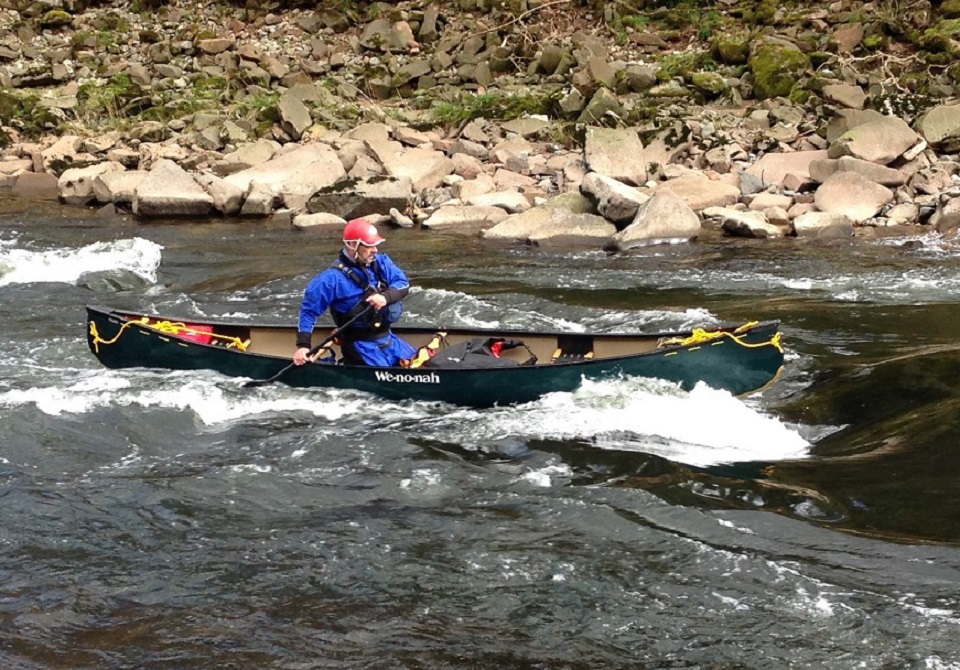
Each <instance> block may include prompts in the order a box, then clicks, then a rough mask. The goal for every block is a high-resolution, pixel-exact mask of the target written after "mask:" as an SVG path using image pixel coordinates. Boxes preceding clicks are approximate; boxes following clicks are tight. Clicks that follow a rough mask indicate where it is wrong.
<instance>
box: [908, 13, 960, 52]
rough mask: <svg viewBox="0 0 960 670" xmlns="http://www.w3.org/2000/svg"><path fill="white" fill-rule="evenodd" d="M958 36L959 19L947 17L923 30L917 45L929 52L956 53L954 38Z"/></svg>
mask: <svg viewBox="0 0 960 670" xmlns="http://www.w3.org/2000/svg"><path fill="white" fill-rule="evenodd" d="M958 37H960V19H947V20H945V21H940V22H939V23H938V24H936V25H935V26H932V27H930V28H928V29H927V30H925V31H923V33H922V34H921V35H920V38H919V39H918V42H917V43H918V45H919V46H920V47H922V48H923V49H926V50H927V51H930V52H931V53H946V54H956V53H958V51H960V49H958V46H957V42H956V39H957V38H958Z"/></svg>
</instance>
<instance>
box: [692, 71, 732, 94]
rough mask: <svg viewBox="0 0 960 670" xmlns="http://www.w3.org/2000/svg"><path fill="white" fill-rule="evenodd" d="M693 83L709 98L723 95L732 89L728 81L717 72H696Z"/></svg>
mask: <svg viewBox="0 0 960 670" xmlns="http://www.w3.org/2000/svg"><path fill="white" fill-rule="evenodd" d="M691 83H692V84H693V85H694V86H695V87H696V88H697V90H699V91H701V92H703V93H705V94H706V95H707V96H718V95H721V94H722V93H725V92H726V91H727V89H729V88H730V85H729V84H727V80H726V79H724V78H723V76H721V75H720V74H719V73H717V72H695V73H694V74H693V77H691Z"/></svg>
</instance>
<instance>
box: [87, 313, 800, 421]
mask: <svg viewBox="0 0 960 670" xmlns="http://www.w3.org/2000/svg"><path fill="white" fill-rule="evenodd" d="M87 316H88V329H87V330H88V332H87V340H88V343H89V345H90V350H91V351H92V352H93V353H94V355H95V356H96V357H97V358H98V359H99V360H100V362H101V363H102V364H103V365H105V366H106V367H108V368H131V367H144V368H160V369H170V370H214V371H217V372H220V373H222V374H224V375H228V376H231V377H241V378H248V379H267V378H270V377H272V376H273V375H275V374H277V373H278V372H280V371H281V370H283V369H284V368H286V367H287V366H289V365H290V362H291V359H290V355H292V353H293V349H294V346H293V343H294V333H293V331H292V329H290V328H289V327H286V326H271V325H266V326H256V327H255V328H254V329H253V330H252V329H251V326H250V324H237V323H227V322H214V321H209V322H198V321H196V320H191V324H192V325H197V324H198V323H201V324H212V325H213V327H215V328H216V329H218V331H222V332H227V333H236V334H239V336H240V337H243V336H244V335H246V334H249V333H250V332H271V330H278V331H279V330H283V331H284V335H285V333H286V331H289V332H290V335H289V337H290V339H289V348H288V351H289V354H288V355H285V356H281V355H264V354H258V353H248V352H244V351H240V350H238V349H237V348H227V347H225V346H221V345H219V344H208V343H202V342H198V341H190V340H189V339H184V338H182V337H177V336H175V335H170V334H169V333H163V332H160V331H158V330H156V329H154V328H152V327H149V326H146V325H141V324H139V323H136V322H135V321H134V320H135V319H137V318H138V317H139V316H140V315H137V314H133V313H131V312H126V311H116V310H111V309H108V308H103V307H94V306H88V307H87ZM150 318H151V319H159V318H162V317H150ZM778 328H779V323H778V322H775V321H771V322H763V323H757V324H755V325H752V326H744V327H741V329H739V330H738V331H736V334H735V336H724V337H717V338H715V339H712V340H709V341H706V342H699V343H691V344H688V345H683V346H675V345H674V346H670V345H668V346H662V347H661V348H656V349H654V350H651V351H649V352H646V353H641V354H636V355H622V356H611V357H607V358H596V359H578V360H572V361H569V362H564V361H563V360H562V359H561V360H558V361H556V362H553V363H550V364H545V365H544V364H540V365H518V366H515V367H496V368H477V369H430V368H428V367H423V368H417V369H408V368H374V367H364V366H353V365H342V364H323V363H315V364H309V365H304V366H301V367H293V368H291V369H290V370H289V371H288V372H287V373H285V374H284V375H283V376H282V378H281V380H280V381H281V382H282V383H283V384H286V385H288V386H293V387H303V388H336V389H354V390H357V391H365V392H369V393H373V394H376V395H379V396H382V397H385V398H390V399H393V400H418V401H442V402H447V403H453V404H458V405H469V406H477V407H488V406H493V405H506V404H514V403H524V402H529V401H532V400H535V399H537V398H539V397H541V396H543V395H544V394H547V393H552V392H557V391H574V390H576V389H577V388H578V387H579V386H580V385H581V383H582V382H583V380H584V379H591V380H602V379H612V378H617V377H649V378H658V379H663V380H667V381H670V382H675V383H677V384H679V385H680V386H681V387H682V388H684V389H688V390H689V389H691V388H693V386H694V385H695V384H696V383H697V382H701V381H702V382H705V383H706V384H708V385H709V386H711V387H713V388H717V389H723V390H726V391H729V392H730V393H732V394H735V395H742V394H746V393H750V392H753V391H756V390H758V389H760V388H762V387H763V386H765V385H766V384H768V383H770V382H771V381H772V380H773V379H775V378H776V376H777V375H778V373H779V371H780V370H781V368H782V366H783V350H782V347H781V346H780V342H779V340H780V338H779V332H778ZM723 330H726V331H728V332H729V333H730V334H731V335H733V333H734V329H733V328H730V329H723ZM395 332H397V334H399V335H400V336H407V335H409V336H410V337H416V336H422V335H423V334H424V333H430V332H434V331H433V330H432V329H416V328H411V329H403V328H398V329H396V330H395ZM457 333H459V334H460V335H463V336H503V337H508V338H513V339H521V340H523V339H525V338H530V339H531V340H533V339H537V338H539V340H545V341H548V342H549V341H551V340H550V339H549V338H561V339H560V340H559V341H561V342H562V341H563V338H565V337H566V338H568V339H569V338H578V339H581V340H582V339H584V338H596V339H597V340H598V341H600V340H603V342H608V343H610V346H621V347H622V346H625V345H629V344H630V343H631V338H632V339H633V340H637V341H639V340H641V339H642V340H645V341H652V340H656V341H659V342H663V340H664V339H669V338H681V339H682V338H686V337H689V336H690V335H691V333H690V332H677V333H654V334H644V335H629V334H627V335H620V334H613V335H609V334H597V335H591V334H583V333H577V334H573V335H570V334H550V333H547V334H544V333H526V332H520V331H508V332H504V331H498V332H492V331H457ZM539 340H538V341H539Z"/></svg>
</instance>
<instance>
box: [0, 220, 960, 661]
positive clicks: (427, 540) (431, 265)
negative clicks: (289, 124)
mask: <svg viewBox="0 0 960 670" xmlns="http://www.w3.org/2000/svg"><path fill="white" fill-rule="evenodd" d="M387 237H388V241H387V243H386V244H385V245H384V247H383V250H384V251H386V252H388V253H389V254H390V255H391V256H392V257H393V258H394V259H395V260H396V261H397V262H399V263H400V264H401V266H402V267H404V268H405V269H406V270H407V272H408V274H409V275H410V277H411V279H412V281H413V282H414V284H415V288H414V290H413V291H412V292H411V295H410V296H409V298H408V299H407V301H406V315H405V317H404V318H405V322H406V323H408V324H423V325H438V326H440V325H444V326H491V327H495V326H507V327H511V328H520V329H550V330H559V329H574V330H595V331H603V332H626V331H635V330H667V329H674V328H681V327H690V326H695V325H712V324H716V323H719V322H730V321H747V320H755V319H756V320H763V319H779V320H781V321H782V330H783V333H784V343H785V349H786V359H787V360H786V366H785V368H784V371H783V373H782V375H781V376H780V377H779V378H778V379H777V380H776V382H775V383H773V384H772V385H770V386H768V387H767V388H765V389H764V390H763V391H761V392H759V393H755V394H753V395H750V396H748V397H744V398H736V397H732V396H730V395H729V394H726V393H724V392H721V391H717V390H715V389H711V388H709V387H707V386H698V387H697V388H695V389H693V390H692V391H689V392H686V391H681V390H679V389H677V388H676V387H674V386H672V385H670V384H667V383H665V382H662V381H658V380H652V379H623V380H616V381H608V382H590V383H587V384H585V385H584V386H583V387H582V388H581V389H579V390H578V391H576V392H574V393H560V394H552V395H549V396H546V397H544V398H542V399H541V400H539V401H536V402H534V403H530V404H527V405H523V406H518V407H498V408H492V409H485V410H478V409H466V408H462V407H455V406H450V405H444V404H441V403H436V404H429V403H412V402H388V401H384V400H380V399H378V398H376V397H373V396H369V395H365V394H362V393H357V392H348V391H332V390H322V389H318V390H294V389H291V388H288V387H285V386H284V385H282V384H274V385H270V386H265V387H261V388H256V389H246V388H243V387H242V385H241V384H239V383H238V382H237V381H236V380H234V379H230V378H226V377H222V376H220V375H218V374H216V373H212V372H164V371H158V370H142V369H128V370H122V371H111V370H106V369H104V368H102V367H101V366H100V365H99V364H98V363H97V361H96V360H95V359H94V358H93V356H92V355H91V353H90V352H89V350H88V349H87V345H86V342H85V337H84V334H85V328H86V324H85V315H84V311H83V307H84V305H85V304H90V303H93V304H102V305H108V306H113V307H120V308H134V309H138V310H151V311H158V312H160V313H163V314H168V315H182V316H184V317H190V316H207V317H218V318H229V319H233V320H240V321H247V320H249V321H253V320H266V321H271V322H293V321H294V320H295V318H296V314H297V309H298V303H299V298H300V295H301V292H302V290H303V287H304V286H305V284H306V282H307V281H308V280H309V278H310V277H312V276H313V275H314V274H315V273H316V272H318V271H319V270H322V269H323V268H325V267H327V265H328V264H329V263H330V262H331V260H332V258H333V255H334V254H335V253H336V250H337V247H338V242H337V239H336V235H331V234H304V233H299V232H296V231H292V230H290V229H288V228H286V227H284V226H279V225H270V224H269V223H263V222H258V221H244V222H223V221H211V222H158V223H150V224H137V223H135V222H133V221H130V220H123V219H100V218H97V217H96V216H95V215H94V214H93V213H92V212H87V211H86V210H83V209H78V208H66V207H59V206H56V205H51V206H38V205H26V204H23V203H16V202H9V201H7V202H2V203H0V324H2V325H0V351H2V352H3V356H2V358H0V425H2V426H3V433H2V439H0V504H2V515H0V558H2V560H0V666H2V667H3V668H11V669H17V670H40V669H48V668H49V669H54V668H56V669H60V668H69V669H71V670H81V669H91V670H93V669H97V670H99V669H128V668H143V669H149V670H153V669H157V670H159V669H177V670H201V669H203V670H207V669H220V668H224V669H226V668H243V669H253V668H257V669H264V670H267V669H269V670H274V669H276V670H280V669H282V670H307V669H314V668H343V669H351V670H353V669H357V668H366V669H381V668H382V669H384V670H386V669H394V668H417V669H422V670H435V669H436V670H439V669H446V668H504V669H508V670H521V669H524V670H526V669H533V668H536V669H546V668H551V669H552V668H565V669H571V670H579V669H584V670H585V669H587V668H591V669H592V668H607V669H615V668H616V669H618V668H623V669H627V668H631V669H636V668H644V669H648V670H649V669H660V668H704V669H706V668H709V669H715V670H721V669H724V670H727V669H731V670H732V669H734V668H743V669H767V668H769V669H782V668H811V669H814V668H816V669H820V668H831V669H833V668H836V669H847V668H849V669H851V670H852V669H854V668H867V669H873V668H878V669H879V668H889V669H902V668H911V669H912V668H917V669H926V670H929V669H933V670H941V669H948V668H953V669H957V668H960V602H958V590H960V587H958V584H960V551H958V548H957V540H958V539H960V514H958V513H957V511H956V510H955V509H954V505H955V504H958V502H960V500H958V495H957V491H958V484H957V482H958V480H960V412H958V409H960V408H958V401H957V389H958V388H960V346H958V342H960V340H958V337H960V321H958V319H957V316H956V314H957V307H958V304H960V249H958V248H957V247H955V246H952V245H951V244H950V243H949V242H948V241H945V240H942V239H940V238H938V237H936V236H933V235H931V236H922V237H915V238H909V239H904V238H890V239H877V240H871V241H858V242H856V243H854V244H833V245H831V244H817V243H814V242H811V241H808V240H795V239H793V240H780V241H776V240H763V241H745V240H727V239H723V238H720V237H717V236H710V235H708V236H706V237H705V238H704V239H703V240H702V241H699V242H697V243H694V244H684V245H674V246H659V247H651V248H648V249H643V250H637V251H631V252H628V253H622V254H618V255H607V254H605V253H603V252H601V251H578V252H560V251H547V250H543V249H538V248H522V247H507V248H504V247H492V246H488V245H485V244H483V243H481V242H480V241H479V240H476V239H473V238H471V237H459V236H454V235H442V234H438V233H430V232H425V231H418V230H393V231H389V232H388V234H387Z"/></svg>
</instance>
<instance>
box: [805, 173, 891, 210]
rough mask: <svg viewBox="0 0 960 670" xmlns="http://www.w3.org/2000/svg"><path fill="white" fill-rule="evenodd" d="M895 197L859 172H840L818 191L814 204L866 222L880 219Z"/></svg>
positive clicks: (821, 208)
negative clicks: (878, 216)
mask: <svg viewBox="0 0 960 670" xmlns="http://www.w3.org/2000/svg"><path fill="white" fill-rule="evenodd" d="M893 197H894V193H893V191H891V190H890V189H888V188H887V187H885V186H881V185H880V184H875V183H873V182H872V181H870V180H868V179H867V178H866V177H863V176H862V175H859V174H857V173H856V172H836V173H834V174H833V175H832V176H830V177H829V178H828V179H827V180H826V181H825V182H823V184H821V185H820V188H818V189H817V192H816V194H815V196H814V202H816V205H817V208H818V209H819V210H820V211H821V212H832V213H834V214H844V215H846V216H848V217H849V218H850V219H851V220H853V221H856V222H863V221H866V220H867V219H869V218H872V217H874V216H876V215H877V214H878V213H879V212H880V209H881V208H882V207H883V206H884V205H886V204H887V203H889V202H890V201H892V200H893Z"/></svg>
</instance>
